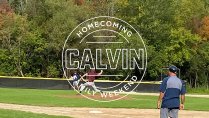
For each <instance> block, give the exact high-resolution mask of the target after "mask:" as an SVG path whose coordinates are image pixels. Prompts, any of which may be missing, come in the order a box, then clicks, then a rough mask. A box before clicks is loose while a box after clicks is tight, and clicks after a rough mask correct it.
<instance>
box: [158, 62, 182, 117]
mask: <svg viewBox="0 0 209 118" xmlns="http://www.w3.org/2000/svg"><path fill="white" fill-rule="evenodd" d="M177 71H178V68H177V67H176V66H170V67H169V72H168V75H169V76H168V77H166V78H164V79H163V82H162V84H161V85H160V95H159V98H158V102H157V108H158V109H160V108H161V109H160V118H168V117H170V118H178V111H179V109H180V110H182V109H184V101H185V93H186V88H185V83H184V82H183V81H182V80H181V79H179V78H178V77H177V76H176V74H177Z"/></svg>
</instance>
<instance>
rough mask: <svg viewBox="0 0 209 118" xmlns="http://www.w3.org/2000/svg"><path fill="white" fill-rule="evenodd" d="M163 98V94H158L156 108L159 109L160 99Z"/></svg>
mask: <svg viewBox="0 0 209 118" xmlns="http://www.w3.org/2000/svg"><path fill="white" fill-rule="evenodd" d="M163 97H164V93H163V92H160V95H159V97H158V101H157V108H158V109H160V105H161V102H162V99H163Z"/></svg>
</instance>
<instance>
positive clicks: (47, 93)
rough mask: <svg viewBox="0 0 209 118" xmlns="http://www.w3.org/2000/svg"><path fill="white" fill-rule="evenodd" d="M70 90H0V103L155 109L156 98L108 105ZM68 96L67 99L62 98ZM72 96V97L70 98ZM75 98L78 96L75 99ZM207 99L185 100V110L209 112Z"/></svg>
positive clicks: (136, 98) (132, 98)
mask: <svg viewBox="0 0 209 118" xmlns="http://www.w3.org/2000/svg"><path fill="white" fill-rule="evenodd" d="M76 94H77V93H76V92H74V91H70V90H37V89H9V88H0V103H13V104H25V105H39V106H60V107H96V108H98V107H99V108H139V109H155V108H156V100H157V96H144V95H143V96H142V95H129V96H128V97H127V99H123V100H118V101H114V102H109V103H99V102H95V101H92V100H88V99H86V98H84V97H82V96H80V95H76ZM62 96H68V97H62ZM71 96H74V97H71ZM75 96H79V97H76V98H75ZM208 101H209V98H192V97H187V98H186V104H185V109H186V110H200V111H209V102H208Z"/></svg>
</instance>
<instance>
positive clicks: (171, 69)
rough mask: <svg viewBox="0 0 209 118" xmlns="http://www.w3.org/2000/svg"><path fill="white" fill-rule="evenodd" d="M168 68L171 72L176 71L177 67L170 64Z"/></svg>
mask: <svg viewBox="0 0 209 118" xmlns="http://www.w3.org/2000/svg"><path fill="white" fill-rule="evenodd" d="M168 70H169V71H170V72H172V73H177V71H178V68H177V67H176V66H174V65H172V66H170V67H169V68H168Z"/></svg>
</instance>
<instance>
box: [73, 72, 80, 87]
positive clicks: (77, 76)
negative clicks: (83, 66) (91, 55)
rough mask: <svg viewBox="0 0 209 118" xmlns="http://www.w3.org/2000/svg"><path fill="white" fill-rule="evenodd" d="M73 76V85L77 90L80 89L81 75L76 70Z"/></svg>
mask: <svg viewBox="0 0 209 118" xmlns="http://www.w3.org/2000/svg"><path fill="white" fill-rule="evenodd" d="M72 78H73V80H72V81H73V87H74V89H75V90H79V86H78V84H79V81H80V78H81V76H80V75H79V74H78V73H77V71H75V72H74V73H73V76H72Z"/></svg>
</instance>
